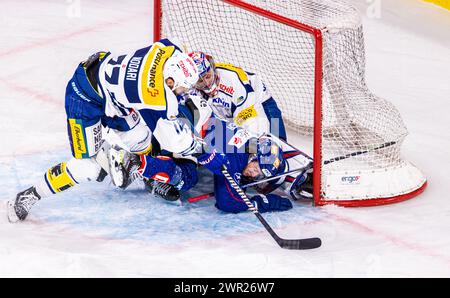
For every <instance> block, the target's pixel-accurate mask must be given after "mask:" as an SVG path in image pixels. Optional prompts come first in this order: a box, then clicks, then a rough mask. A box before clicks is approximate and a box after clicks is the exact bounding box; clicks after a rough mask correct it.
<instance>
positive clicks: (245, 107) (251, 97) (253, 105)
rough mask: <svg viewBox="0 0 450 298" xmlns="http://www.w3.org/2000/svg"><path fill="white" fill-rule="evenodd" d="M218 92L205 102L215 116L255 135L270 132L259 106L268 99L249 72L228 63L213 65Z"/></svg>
mask: <svg viewBox="0 0 450 298" xmlns="http://www.w3.org/2000/svg"><path fill="white" fill-rule="evenodd" d="M216 72H217V75H218V76H219V78H220V80H219V84H218V89H217V90H218V92H217V94H216V95H215V96H213V97H210V98H209V99H208V102H209V104H210V106H211V108H212V109H213V112H214V113H215V114H216V115H218V116H219V117H222V118H225V119H229V120H230V121H233V122H234V123H235V124H236V125H238V126H242V127H244V128H245V129H247V130H249V131H251V132H254V133H257V134H262V133H267V132H269V131H270V122H269V121H270V120H269V119H267V116H266V114H265V112H264V108H263V106H262V103H263V102H265V101H266V100H268V99H270V98H271V97H272V96H271V94H270V93H269V91H268V90H267V87H266V86H265V84H264V83H263V82H262V81H261V80H260V79H259V77H258V76H257V75H255V74H253V73H248V72H245V71H244V70H243V69H242V68H239V67H236V66H234V65H232V64H225V63H216Z"/></svg>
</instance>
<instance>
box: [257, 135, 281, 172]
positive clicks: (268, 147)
mask: <svg viewBox="0 0 450 298" xmlns="http://www.w3.org/2000/svg"><path fill="white" fill-rule="evenodd" d="M256 156H257V158H258V162H259V167H260V168H261V171H262V173H263V174H264V176H266V177H272V176H275V175H277V174H280V173H283V172H284V170H285V168H286V159H285V158H284V157H283V150H282V149H281V147H280V146H279V145H278V144H277V143H276V142H275V141H274V140H272V139H271V138H269V137H262V138H260V139H259V140H258V145H257V154H256Z"/></svg>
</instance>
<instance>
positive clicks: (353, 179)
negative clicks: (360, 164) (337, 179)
mask: <svg viewBox="0 0 450 298" xmlns="http://www.w3.org/2000/svg"><path fill="white" fill-rule="evenodd" d="M360 181H361V176H342V178H341V182H342V184H350V185H354V184H359V183H360Z"/></svg>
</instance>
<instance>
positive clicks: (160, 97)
mask: <svg viewBox="0 0 450 298" xmlns="http://www.w3.org/2000/svg"><path fill="white" fill-rule="evenodd" d="M174 51H175V47H173V46H168V47H165V46H161V45H160V44H154V45H153V46H152V47H151V49H150V52H149V53H148V55H147V57H146V59H145V63H144V69H143V71H142V74H143V79H142V80H141V92H142V99H143V102H144V103H145V104H148V105H150V106H153V107H165V106H166V96H165V92H164V78H163V66H164V63H165V62H166V61H167V59H169V58H170V57H171V56H172V54H173V53H174ZM144 78H145V79H144Z"/></svg>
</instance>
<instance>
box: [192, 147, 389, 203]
mask: <svg viewBox="0 0 450 298" xmlns="http://www.w3.org/2000/svg"><path fill="white" fill-rule="evenodd" d="M396 143H397V142H394V141H392V142H386V143H384V144H382V145H379V146H376V147H373V148H369V149H367V150H362V151H356V152H352V153H349V154H346V155H341V156H337V157H333V158H330V159H328V160H326V161H324V165H327V164H330V163H333V162H336V161H340V160H344V159H347V158H350V157H354V156H358V155H362V154H365V153H369V152H372V151H375V150H379V149H383V148H386V147H389V146H392V145H395V144H396ZM288 145H289V144H288ZM289 146H291V145H289ZM291 147H293V146H291ZM293 148H294V147H293ZM312 166H313V164H312V163H310V164H308V165H307V166H305V167H301V168H298V169H295V170H291V171H288V172H286V173H283V174H280V175H276V176H273V177H270V178H266V179H262V180H259V181H255V182H251V183H248V184H244V185H241V186H240V187H241V188H242V189H246V188H249V187H253V186H255V185H258V184H261V183H265V182H268V181H272V180H276V179H279V178H282V177H285V176H289V175H290V174H293V173H298V172H303V171H306V170H309V169H310V168H312ZM213 196H214V193H207V194H203V195H199V196H195V197H192V198H189V199H188V202H189V203H194V202H197V201H201V200H204V199H208V198H211V197H213Z"/></svg>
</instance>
